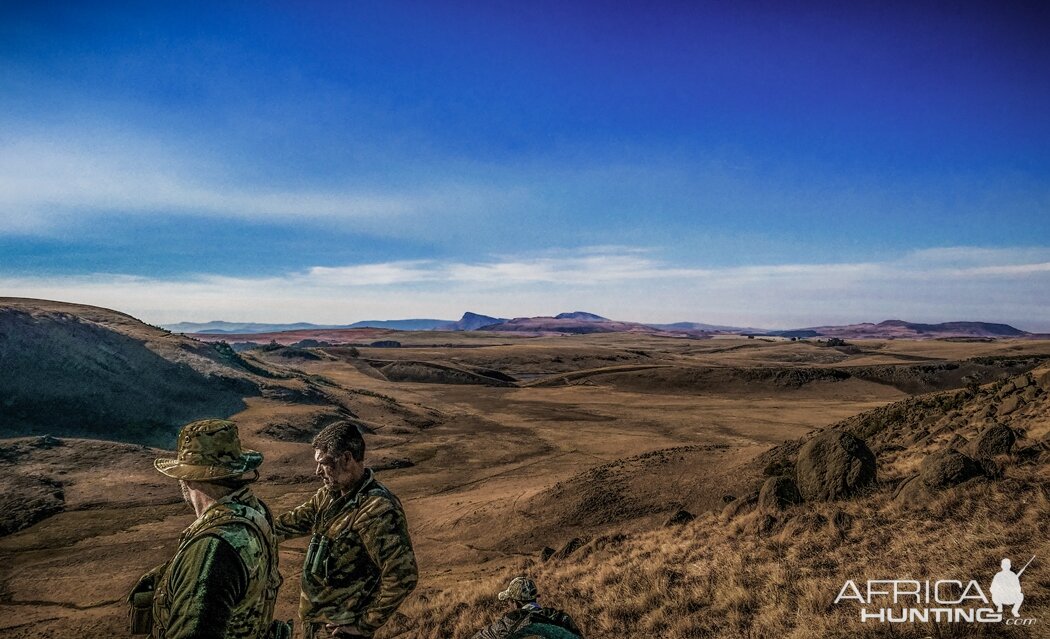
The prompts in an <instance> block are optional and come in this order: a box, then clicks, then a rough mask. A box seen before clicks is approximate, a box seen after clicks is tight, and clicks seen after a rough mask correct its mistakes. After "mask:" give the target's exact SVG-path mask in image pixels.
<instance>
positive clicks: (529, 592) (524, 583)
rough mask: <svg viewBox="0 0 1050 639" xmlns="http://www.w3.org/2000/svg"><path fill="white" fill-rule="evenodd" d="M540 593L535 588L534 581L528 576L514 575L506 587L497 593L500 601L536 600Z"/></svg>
mask: <svg viewBox="0 0 1050 639" xmlns="http://www.w3.org/2000/svg"><path fill="white" fill-rule="evenodd" d="M539 596H540V593H539V591H538V590H537V589H536V582H535V581H533V580H531V579H529V578H528V577H515V578H514V579H511V580H510V585H508V586H507V589H506V590H504V591H503V592H501V593H499V600H500V601H507V600H508V599H509V600H511V601H524V602H529V601H536V597H539Z"/></svg>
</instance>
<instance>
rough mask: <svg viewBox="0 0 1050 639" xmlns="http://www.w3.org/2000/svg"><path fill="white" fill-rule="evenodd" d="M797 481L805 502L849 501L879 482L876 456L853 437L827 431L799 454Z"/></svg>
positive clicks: (808, 443)
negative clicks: (876, 481)
mask: <svg viewBox="0 0 1050 639" xmlns="http://www.w3.org/2000/svg"><path fill="white" fill-rule="evenodd" d="M795 481H796V484H797V486H798V490H799V493H800V494H801V496H802V499H803V500H805V501H828V500H832V499H841V498H844V497H849V496H851V495H854V494H856V493H857V491H859V490H860V489H862V488H864V487H865V486H868V485H870V484H872V483H873V482H874V481H875V454H874V453H872V452H871V449H870V448H868V446H867V444H865V443H864V442H863V441H862V440H861V439H858V438H857V437H855V436H853V435H851V434H849V433H846V432H842V431H837V430H829V431H825V432H823V433H821V434H819V435H817V436H816V437H814V438H813V439H811V440H809V441H808V442H806V444H805V445H804V446H802V448H801V450H799V452H798V461H797V462H796V463H795Z"/></svg>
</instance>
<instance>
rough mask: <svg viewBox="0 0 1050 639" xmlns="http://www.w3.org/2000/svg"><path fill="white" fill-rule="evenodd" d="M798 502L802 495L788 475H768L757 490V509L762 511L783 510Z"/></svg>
mask: <svg viewBox="0 0 1050 639" xmlns="http://www.w3.org/2000/svg"><path fill="white" fill-rule="evenodd" d="M800 503H802V495H800V494H799V492H798V486H796V485H795V481H794V480H793V479H791V478H790V477H770V478H769V479H767V480H766V483H764V484H762V490H760V491H759V492H758V509H759V510H761V511H763V512H774V511H778V510H784V509H785V508H787V507H788V506H794V505H795V504H800Z"/></svg>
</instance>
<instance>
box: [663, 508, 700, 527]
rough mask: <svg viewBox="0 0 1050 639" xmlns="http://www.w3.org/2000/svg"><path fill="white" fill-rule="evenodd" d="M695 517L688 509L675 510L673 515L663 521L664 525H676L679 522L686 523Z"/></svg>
mask: <svg viewBox="0 0 1050 639" xmlns="http://www.w3.org/2000/svg"><path fill="white" fill-rule="evenodd" d="M694 519H696V515H694V514H693V513H691V512H689V511H688V510H678V511H675V513H674V514H673V515H671V516H670V517H668V518H667V521H666V522H664V526H678V525H680V524H688V523H689V522H691V521H693V520H694Z"/></svg>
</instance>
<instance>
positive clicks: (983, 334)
mask: <svg viewBox="0 0 1050 639" xmlns="http://www.w3.org/2000/svg"><path fill="white" fill-rule="evenodd" d="M769 334H771V335H780V336H784V337H838V338H840V339H863V338H876V339H924V338H925V339H929V338H944V337H978V338H995V337H1025V336H1028V335H1031V333H1028V332H1026V331H1022V330H1021V329H1019V328H1014V327H1013V326H1010V325H1009V324H993V323H989V322H943V323H940V324H919V323H915V322H905V321H904V320H886V321H884V322H879V323H878V324H869V323H862V324H847V325H845V326H817V327H813V328H803V329H795V330H789V331H771V332H770V333H769Z"/></svg>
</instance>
